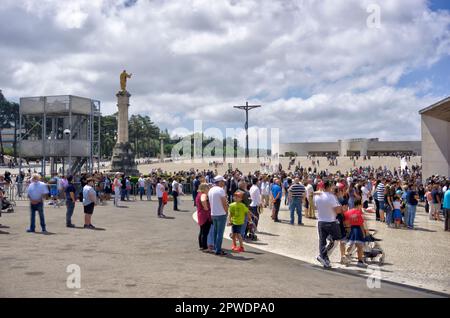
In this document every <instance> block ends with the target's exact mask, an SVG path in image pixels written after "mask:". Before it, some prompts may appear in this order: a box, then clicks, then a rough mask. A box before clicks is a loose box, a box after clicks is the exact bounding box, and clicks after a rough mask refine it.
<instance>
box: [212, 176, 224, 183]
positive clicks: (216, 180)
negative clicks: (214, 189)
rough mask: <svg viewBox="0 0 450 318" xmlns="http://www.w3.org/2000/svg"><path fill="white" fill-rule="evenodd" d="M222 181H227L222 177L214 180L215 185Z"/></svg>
mask: <svg viewBox="0 0 450 318" xmlns="http://www.w3.org/2000/svg"><path fill="white" fill-rule="evenodd" d="M220 181H225V179H224V178H223V177H222V176H217V177H215V178H214V183H217V182H220Z"/></svg>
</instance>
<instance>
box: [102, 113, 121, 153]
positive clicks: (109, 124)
mask: <svg viewBox="0 0 450 318" xmlns="http://www.w3.org/2000/svg"><path fill="white" fill-rule="evenodd" d="M100 131H101V148H100V155H101V156H102V157H108V158H109V157H111V156H112V151H113V148H114V145H115V144H116V136H117V113H116V114H113V115H110V116H102V118H101V126H100Z"/></svg>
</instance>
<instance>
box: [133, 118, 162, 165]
mask: <svg viewBox="0 0 450 318" xmlns="http://www.w3.org/2000/svg"><path fill="white" fill-rule="evenodd" d="M129 136H130V143H132V144H133V145H134V151H135V153H136V155H137V157H139V156H141V157H150V156H152V155H154V154H156V153H157V151H158V149H159V148H158V145H159V136H160V130H159V128H158V127H157V126H156V125H155V124H154V123H153V122H152V121H151V119H150V117H148V116H141V115H132V116H131V118H130V121H129Z"/></svg>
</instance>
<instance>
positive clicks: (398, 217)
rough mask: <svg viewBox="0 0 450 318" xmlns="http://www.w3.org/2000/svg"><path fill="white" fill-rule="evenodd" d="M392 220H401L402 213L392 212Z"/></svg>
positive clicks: (396, 210)
mask: <svg viewBox="0 0 450 318" xmlns="http://www.w3.org/2000/svg"><path fill="white" fill-rule="evenodd" d="M393 217H394V220H401V219H402V212H401V211H400V210H398V209H395V210H394V215H393Z"/></svg>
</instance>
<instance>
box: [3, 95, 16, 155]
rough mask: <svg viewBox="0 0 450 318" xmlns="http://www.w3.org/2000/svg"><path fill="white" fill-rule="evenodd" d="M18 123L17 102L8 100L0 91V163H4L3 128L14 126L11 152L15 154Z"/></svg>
mask: <svg viewBox="0 0 450 318" xmlns="http://www.w3.org/2000/svg"><path fill="white" fill-rule="evenodd" d="M18 123H19V104H17V103H13V102H8V101H7V100H6V98H5V97H4V96H3V94H2V92H1V91H0V163H4V162H5V161H4V157H3V155H4V153H5V149H4V148H3V139H2V134H1V131H2V130H3V129H10V128H14V142H13V154H14V157H16V156H17V128H18Z"/></svg>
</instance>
